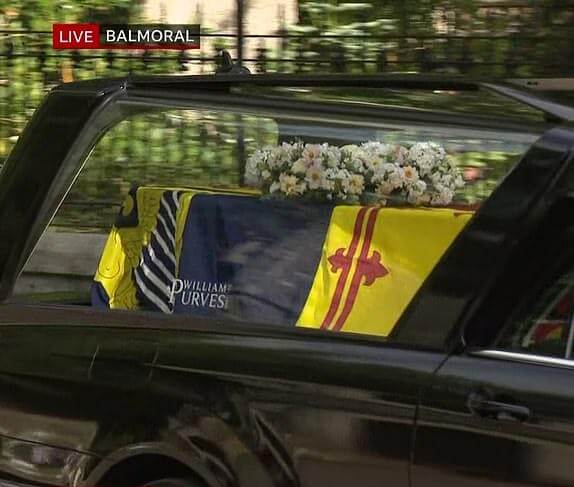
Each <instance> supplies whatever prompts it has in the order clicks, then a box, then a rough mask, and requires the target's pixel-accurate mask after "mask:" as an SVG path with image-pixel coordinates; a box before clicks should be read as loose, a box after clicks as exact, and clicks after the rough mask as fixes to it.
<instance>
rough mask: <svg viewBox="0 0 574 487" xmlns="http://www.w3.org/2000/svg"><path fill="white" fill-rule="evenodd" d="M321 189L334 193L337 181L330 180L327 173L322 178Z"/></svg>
mask: <svg viewBox="0 0 574 487" xmlns="http://www.w3.org/2000/svg"><path fill="white" fill-rule="evenodd" d="M321 189H322V190H324V191H333V190H334V189H335V181H333V180H332V179H330V178H329V177H328V176H327V174H326V172H324V173H323V177H322V178H321Z"/></svg>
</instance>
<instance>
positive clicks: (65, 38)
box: [52, 24, 101, 49]
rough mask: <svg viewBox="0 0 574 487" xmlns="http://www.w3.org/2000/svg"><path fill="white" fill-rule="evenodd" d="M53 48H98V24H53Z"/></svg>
mask: <svg viewBox="0 0 574 487" xmlns="http://www.w3.org/2000/svg"><path fill="white" fill-rule="evenodd" d="M52 47H53V48H54V49H100V48H101V46H100V26H99V24H53V25H52Z"/></svg>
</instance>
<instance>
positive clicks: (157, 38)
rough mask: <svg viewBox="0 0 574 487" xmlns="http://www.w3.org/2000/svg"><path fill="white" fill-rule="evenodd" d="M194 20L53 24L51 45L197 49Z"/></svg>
mask: <svg viewBox="0 0 574 487" xmlns="http://www.w3.org/2000/svg"><path fill="white" fill-rule="evenodd" d="M200 37H201V34H200V26H199V25H198V24H189V25H188V24H137V25H125V24H87V23H86V24H53V26H52V46H53V48H54V49H74V50H75V49H199V48H200Z"/></svg>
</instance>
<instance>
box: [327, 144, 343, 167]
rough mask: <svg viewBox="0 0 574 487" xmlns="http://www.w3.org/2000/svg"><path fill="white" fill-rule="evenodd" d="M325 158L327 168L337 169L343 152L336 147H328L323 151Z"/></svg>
mask: <svg viewBox="0 0 574 487" xmlns="http://www.w3.org/2000/svg"><path fill="white" fill-rule="evenodd" d="M323 157H324V158H325V162H326V164H327V167H337V166H339V164H340V163H341V150H340V149H339V148H338V147H335V146H328V147H326V148H325V149H324V150H323Z"/></svg>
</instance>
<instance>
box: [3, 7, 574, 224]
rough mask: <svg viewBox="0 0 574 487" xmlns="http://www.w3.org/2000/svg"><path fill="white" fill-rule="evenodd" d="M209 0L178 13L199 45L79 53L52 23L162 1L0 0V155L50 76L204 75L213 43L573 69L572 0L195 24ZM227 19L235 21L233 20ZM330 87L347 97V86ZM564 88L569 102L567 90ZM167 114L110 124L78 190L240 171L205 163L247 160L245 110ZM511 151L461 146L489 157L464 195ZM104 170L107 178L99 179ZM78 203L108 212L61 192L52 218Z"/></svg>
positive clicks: (483, 71)
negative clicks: (195, 31)
mask: <svg viewBox="0 0 574 487" xmlns="http://www.w3.org/2000/svg"><path fill="white" fill-rule="evenodd" d="M154 2H155V3H159V4H160V5H159V7H160V8H159V10H160V11H161V12H162V13H161V15H160V18H155V19H150V18H149V17H146V11H147V10H146V9H147V8H148V7H149V4H150V3H154ZM228 3H229V2H228ZM217 5H218V2H217V0H212V1H211V2H203V3H201V2H198V3H197V8H196V10H195V12H194V15H193V17H190V18H189V19H183V18H182V19H181V20H180V22H182V23H183V22H200V23H201V24H202V32H203V33H207V34H209V37H206V38H204V39H202V44H203V45H202V49H201V50H198V51H183V52H176V51H170V52H168V51H166V52H160V51H149V52H148V51H145V52H143V51H115V52H106V51H96V52H94V51H82V52H79V51H54V50H52V49H51V32H50V31H51V25H52V23H53V22H100V23H138V22H139V23H142V22H146V21H150V20H153V21H162V20H165V12H163V11H164V10H165V9H167V8H168V7H169V5H168V3H166V2H165V1H162V0H84V1H80V0H77V1H71V0H64V1H58V0H0V165H1V164H2V162H3V160H5V158H6V157H7V156H8V154H9V152H10V150H11V148H12V147H13V145H14V143H15V142H16V140H17V138H18V136H19V134H20V132H21V130H22V128H23V127H24V125H25V124H26V122H27V121H28V120H29V118H30V116H31V115H32V113H33V112H34V110H35V108H36V107H37V106H38V104H39V103H40V101H41V99H42V98H43V96H44V95H45V93H46V92H47V91H48V90H49V89H50V88H51V87H53V86H55V85H56V84H58V83H61V82H69V81H74V80H82V79H89V78H94V77H105V76H123V75H126V74H128V73H146V74H151V73H175V74H185V73H210V72H213V71H214V69H215V68H216V66H217V64H218V62H219V58H218V56H217V51H218V50H219V49H221V48H226V49H229V50H230V52H231V53H232V55H233V56H234V57H241V58H242V61H243V63H244V64H245V65H247V66H248V67H249V68H250V69H251V70H252V71H253V72H307V73H320V72H338V73H381V72H382V73H385V72H387V73H388V72H421V73H442V74H444V75H445V76H446V75H451V74H452V75H457V76H458V75H467V76H473V77H489V78H515V77H540V76H553V77H574V43H573V42H572V39H573V38H574V35H573V34H574V1H573V0H536V1H535V0H367V1H339V0H326V1H309V0H299V1H297V0H282V1H280V2H277V1H276V0H269V1H267V2H266V0H243V1H237V4H236V5H237V6H238V8H239V9H240V13H241V15H236V14H237V12H235V11H230V12H224V13H223V14H222V15H223V16H224V17H226V18H228V21H227V23H225V24H221V25H218V24H210V23H209V22H207V21H205V22H204V21H203V19H204V18H208V17H209V16H208V15H207V13H208V12H207V10H208V9H209V8H216V7H217ZM214 6H215V7H214ZM262 6H267V7H270V8H272V10H273V11H276V14H275V15H274V19H273V22H275V23H276V24H277V29H276V31H274V32H272V33H271V34H268V35H267V34H266V35H264V36H258V35H257V34H259V31H258V30H257V27H256V26H257V24H255V27H254V24H253V22H251V21H249V19H250V18H252V17H253V16H256V15H257V12H258V10H261V7H262ZM288 7H289V8H294V9H295V10H296V14H297V15H296V18H297V19H298V21H297V22H291V23H290V22H288V21H286V20H285V18H286V16H285V15H284V14H285V9H286V8H288ZM162 9H163V10H162ZM270 11H271V10H270ZM266 12H267V10H266ZM229 19H233V21H231V23H229ZM237 19H243V20H244V22H245V26H246V28H245V29H244V30H242V29H238V26H237V22H236V21H237ZM270 20H271V19H270ZM242 24H243V22H242ZM222 25H224V26H225V27H226V29H225V30H222V29H223V27H222ZM259 25H260V24H259ZM248 27H249V28H248ZM262 28H263V27H262ZM266 32H268V31H266ZM238 34H242V35H238ZM332 96H333V97H334V98H338V99H340V100H344V98H345V96H346V93H345V92H344V91H342V92H339V93H335V94H332ZM361 96H362V98H363V100H364V101H368V102H376V103H385V104H393V105H402V104H408V105H413V104H414V106H417V107H419V108H430V109H441V108H444V107H443V106H442V103H443V102H442V101H440V100H439V98H440V99H441V100H442V97H438V98H437V97H436V96H435V97H433V96H432V94H428V93H417V94H416V96H415V97H413V96H412V94H409V95H408V96H407V95H405V94H403V93H401V92H392V93H388V94H387V95H386V96H385V97H384V99H381V95H380V91H379V92H376V91H373V92H369V91H368V90H366V91H365V92H364V93H363V94H362V95H361ZM560 96H561V99H563V100H569V99H571V96H572V95H570V94H566V93H562V94H561V95H560ZM437 100H439V101H437ZM487 103H488V102H487V101H486V100H483V99H481V98H480V97H477V98H474V99H468V97H467V98H464V97H457V98H451V99H450V100H449V109H458V110H463V111H467V113H480V112H483V111H487V110H488V109H489V107H488V106H487ZM506 112H507V113H506V115H514V116H517V117H520V118H525V119H529V120H532V119H536V117H539V115H538V114H536V113H533V112H531V111H528V110H526V109H522V108H517V106H516V105H514V107H513V108H509V109H508V110H507V111H506ZM158 117H164V115H158ZM165 117H167V118H165V119H163V118H162V119H161V121H162V123H164V125H165V128H164V129H161V130H160V129H156V130H155V131H154V130H151V128H150V127H151V125H153V124H151V122H150V121H149V120H147V121H146V120H135V119H134V120H132V121H126V122H124V123H122V124H121V125H120V126H118V127H117V128H116V129H114V130H113V131H112V132H110V134H109V135H108V136H107V137H106V138H105V139H104V141H103V142H102V144H100V145H99V146H98V148H97V150H96V152H95V153H94V155H93V156H92V158H93V160H94V161H97V164H96V163H95V162H94V164H92V165H91V166H89V167H90V169H89V170H88V171H87V172H86V176H84V177H83V178H82V179H81V183H79V184H80V186H79V190H78V192H77V193H75V194H76V195H82V194H83V195H89V196H90V198H91V199H92V200H93V201H100V202H103V203H105V204H107V203H108V202H110V201H111V200H114V201H116V203H117V191H120V190H121V191H125V190H126V185H127V184H128V181H131V180H132V178H133V179H137V178H138V177H139V178H140V179H141V175H140V176H138V177H136V176H137V174H135V173H133V171H135V168H136V167H140V168H144V169H143V170H144V172H145V174H146V175H145V177H144V179H145V180H146V181H147V182H148V184H150V183H153V179H154V178H155V179H157V184H159V183H160V182H161V181H163V179H162V178H163V177H164V176H165V175H173V174H177V171H182V170H183V171H184V172H185V174H186V177H187V176H189V177H192V176H193V178H194V180H198V181H200V182H201V181H203V180H205V181H206V182H212V183H213V181H214V179H217V178H219V179H220V180H221V182H223V183H225V184H228V183H229V184H231V183H232V182H233V184H236V183H238V182H240V174H238V169H237V167H234V166H233V164H231V163H230V164H227V165H225V164H223V165H221V164H219V167H218V164H216V165H213V164H211V162H213V161H216V162H218V163H219V162H221V161H220V159H221V158H225V157H229V158H230V160H234V161H236V160H237V158H238V157H240V158H244V157H245V154H246V153H248V152H249V150H251V147H252V146H253V144H252V143H250V142H245V141H240V138H239V137H246V135H245V132H250V131H252V130H256V125H254V124H256V122H255V121H246V122H245V123H244V124H243V126H242V127H241V128H240V126H239V125H238V124H236V123H234V122H232V121H229V120H224V119H222V120H220V121H218V122H217V123H215V122H213V121H202V122H201V123H198V121H197V120H193V119H184V120H179V121H178V120H177V117H175V118H173V116H168V115H165ZM170 117H171V118H170ZM148 132H149V133H148ZM221 141H227V142H225V143H224V144H221ZM240 146H242V147H243V148H241V147H240ZM226 151H227V152H226ZM229 151H231V152H229ZM231 154H233V157H232V156H231ZM518 154H519V151H517V150H516V149H515V148H512V149H508V150H506V151H504V150H496V151H480V150H478V151H476V150H473V151H469V152H460V153H457V154H456V158H457V161H458V162H459V163H460V164H461V165H464V166H465V167H469V168H475V169H476V168H483V169H484V168H487V170H482V169H480V171H481V178H480V180H477V181H476V183H475V184H474V185H473V186H472V191H471V192H469V198H470V200H471V201H473V200H474V199H477V198H481V197H482V196H484V195H485V194H487V193H488V192H489V191H491V190H492V188H493V187H494V186H495V184H496V182H497V181H498V179H499V178H500V177H501V175H502V174H504V173H505V172H506V171H507V170H508V168H509V166H510V165H511V164H513V163H514V162H515V161H516V158H517V157H518ZM183 166H185V168H183ZM92 167H93V169H91V168H92ZM214 168H217V169H214ZM214 171H215V172H214ZM187 172H189V174H188V173H187ZM215 173H217V174H215ZM116 174H120V176H114V175H116ZM121 174H123V176H121ZM102 175H104V176H106V178H107V179H106V180H107V182H105V180H104V182H102V181H103V180H102ZM215 176H217V178H216V177H215ZM72 196H73V195H71V197H72ZM72 200H73V198H72ZM76 200H78V198H76ZM86 205H88V206H86ZM86 211H88V212H89V213H90V215H91V218H92V221H94V222H95V221H100V222H101V223H102V225H103V224H104V222H103V220H102V219H101V218H100V216H101V214H98V211H99V210H98V209H97V208H96V207H93V208H92V206H89V204H88V203H87V200H85V199H84V200H82V201H80V200H78V201H77V205H76V206H74V204H68V205H67V206H66V207H65V208H64V213H63V214H64V218H63V219H61V220H60V222H61V223H66V221H67V222H68V223H70V224H75V223H76V222H77V221H78V218H79V217H80V216H81V215H85V214H86ZM65 215H68V217H66V216H65Z"/></svg>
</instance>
